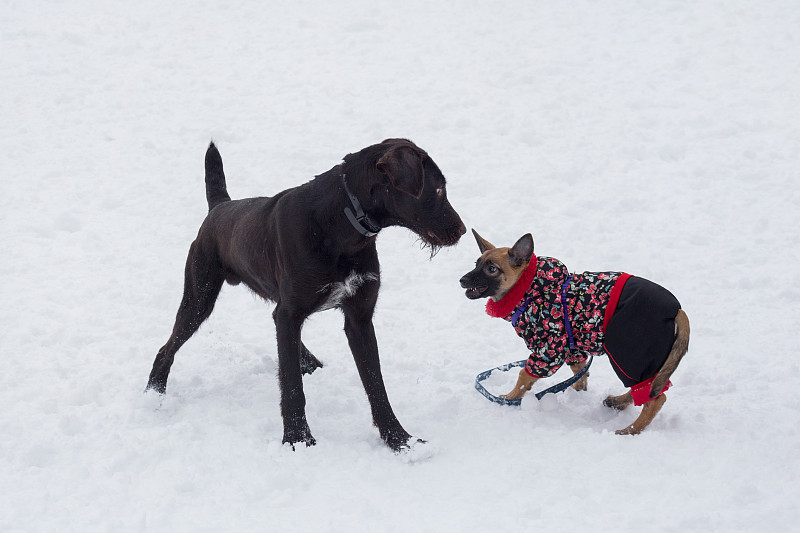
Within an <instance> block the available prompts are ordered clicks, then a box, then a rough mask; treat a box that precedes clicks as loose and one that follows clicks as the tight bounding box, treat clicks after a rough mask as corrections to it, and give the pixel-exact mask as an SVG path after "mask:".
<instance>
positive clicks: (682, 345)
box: [650, 309, 689, 398]
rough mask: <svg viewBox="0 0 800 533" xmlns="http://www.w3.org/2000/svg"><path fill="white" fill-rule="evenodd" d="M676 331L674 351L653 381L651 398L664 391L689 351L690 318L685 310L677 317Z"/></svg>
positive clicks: (680, 311)
mask: <svg viewBox="0 0 800 533" xmlns="http://www.w3.org/2000/svg"><path fill="white" fill-rule="evenodd" d="M675 330H676V332H675V342H674V343H672V350H670V352H669V355H668V356H667V360H666V361H664V364H663V365H662V366H661V370H659V371H658V375H657V376H656V379H654V380H653V385H652V386H651V387H650V397H651V398H653V397H655V396H656V395H657V394H658V393H660V392H661V391H662V390H664V386H665V385H666V384H667V381H669V377H670V376H671V375H672V373H673V372H675V369H676V368H678V363H680V362H681V359H683V356H684V355H686V352H687V350H688V349H689V317H688V316H686V313H684V312H683V309H681V310H679V311H678V314H677V315H675Z"/></svg>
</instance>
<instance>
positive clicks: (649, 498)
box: [0, 0, 800, 532]
mask: <svg viewBox="0 0 800 533" xmlns="http://www.w3.org/2000/svg"><path fill="white" fill-rule="evenodd" d="M798 28H800V7H798V4H797V3H796V2H794V1H773V2H763V1H749V2H748V1H709V2H684V1H663V2H647V3H643V2H615V1H609V2H592V1H583V0H580V1H576V2H541V1H535V2H504V3H500V2H491V1H472V2H466V1H465V2H420V1H409V2H401V3H394V2H387V3H382V2H374V1H360V0H347V1H342V2H317V1H291V2H290V1H286V2H256V1H247V0H246V1H241V2H233V3H225V2H210V1H207V0H192V1H185V0H179V1H173V2H161V1H156V0H142V1H137V2H103V1H100V2H98V1H92V2H88V1H84V0H76V1H73V2H30V1H27V0H4V1H2V2H1V3H0V72H2V82H1V83H0V146H2V164H1V165H0V172H1V173H2V175H1V176H0V245H1V246H2V256H3V259H2V261H0V282H1V283H0V302H2V305H1V306H0V530H2V531H82V532H83V531H114V532H119V531H279V530H283V529H289V528H291V529H292V530H294V531H335V532H338V531H346V532H361V531H376V532H387V531H389V532H391V531H404V532H408V531H436V532H441V531H459V532H463V531H481V532H485V531H511V530H514V529H517V530H518V529H522V528H524V529H525V530H534V531H548V530H562V531H564V530H569V531H592V532H603V531H614V532H618V531H634V530H636V531H640V530H645V531H681V532H684V531H726V532H728V531H788V530H790V529H791V528H792V527H793V526H794V524H795V513H794V511H795V509H796V496H797V478H798V475H800V467H798V461H797V452H798V449H799V448H800V434H799V433H798V428H797V426H798V422H800V412H799V411H798V404H797V399H796V384H797V382H798V374H799V373H800V365H798V358H797V356H798V353H797V352H798V341H797V333H798V326H800V321H799V320H798V311H799V309H798V303H797V300H798V296H800V290H799V289H798V285H797V272H796V271H797V267H798V259H799V255H800V254H799V253H798V249H800V235H799V234H798V228H797V225H798V218H800V217H798V213H799V212H800V210H798V201H799V200H800V193H799V192H798V191H800V185H799V184H798V178H800V173H799V172H798V168H800V127H799V126H798V124H800V104H798V102H800V98H798V95H800V52H799V51H800V32H798ZM387 137H408V138H410V139H412V140H413V141H415V142H416V143H417V144H419V145H420V146H421V147H422V148H424V149H425V150H427V151H428V152H429V153H430V155H431V156H432V157H433V158H434V159H435V161H436V162H437V163H438V165H439V166H440V168H441V169H442V171H443V172H444V174H445V175H446V177H447V178H448V190H449V196H450V200H451V202H452V203H453V205H454V207H455V208H456V209H457V210H458V211H459V213H460V214H461V216H462V218H463V219H464V222H465V223H466V224H467V226H468V227H474V228H476V229H478V231H480V232H481V234H482V235H483V236H484V237H485V238H487V239H488V240H490V241H492V242H494V243H495V244H497V245H510V244H512V243H513V242H514V241H515V240H516V239H517V238H518V237H519V236H521V235H522V234H524V233H526V232H532V233H533V235H534V238H535V241H536V252H537V253H538V254H540V255H549V256H554V257H558V258H559V259H561V260H562V261H564V262H565V263H566V264H567V266H568V267H569V268H570V269H572V270H573V271H582V270H611V269H614V270H625V271H628V272H631V273H633V274H637V275H641V276H644V277H647V278H649V279H651V280H653V281H656V282H658V283H660V284H662V285H664V286H666V287H668V288H669V289H670V290H672V292H673V293H674V294H675V295H676V296H677V297H678V299H679V300H680V301H681V303H682V305H683V307H684V309H685V310H686V311H687V313H688V315H689V318H690V320H691V324H692V340H691V344H690V351H689V353H688V355H687V356H686V358H685V359H684V360H683V362H682V364H681V366H680V367H679V369H678V371H677V372H676V373H675V375H674V376H673V380H672V381H673V383H674V387H673V388H672V390H671V391H670V392H669V393H668V396H669V400H668V401H667V403H666V405H665V407H664V409H663V411H662V413H661V414H660V415H659V416H658V418H657V419H656V420H655V421H654V422H653V424H652V425H651V426H650V428H648V430H647V431H646V432H645V433H643V434H642V435H640V436H638V437H619V436H616V435H614V430H615V429H619V428H621V427H624V426H626V425H627V424H629V423H630V422H631V421H632V420H633V419H634V418H635V417H636V415H637V413H638V408H637V409H630V410H628V411H625V412H623V413H617V412H612V411H610V410H608V409H606V408H604V407H603V406H602V405H601V401H602V399H603V398H604V397H605V396H606V395H608V394H619V393H621V392H622V391H623V389H622V386H621V384H620V383H619V382H618V380H617V379H616V377H615V376H614V373H613V372H612V370H611V368H610V366H609V365H608V361H607V360H605V359H604V358H600V359H597V360H596V361H595V364H594V365H593V367H592V370H591V377H590V381H589V390H588V391H587V392H584V393H577V392H575V391H572V390H570V391H567V392H566V393H564V394H561V395H558V396H553V395H550V396H548V397H547V398H545V399H544V400H542V401H541V402H537V401H536V400H535V399H534V398H533V397H529V398H527V399H526V400H525V401H524V402H523V405H522V407H521V408H504V407H501V406H498V405H495V404H491V403H490V402H488V401H486V400H485V399H484V398H483V397H481V396H480V395H478V394H477V393H476V392H475V391H474V390H473V388H472V387H473V381H474V378H475V375H476V374H477V373H478V372H480V371H482V370H485V369H487V368H491V367H494V366H497V365H500V364H503V363H506V362H508V361H513V360H518V359H523V358H525V357H526V356H527V353H526V352H525V347H524V344H523V343H522V341H521V340H520V339H519V338H517V337H516V335H515V334H514V332H513V330H512V329H511V328H510V327H509V326H508V324H507V323H505V322H504V321H502V320H498V319H491V318H489V317H488V316H486V315H485V314H484V312H483V305H482V301H481V302H472V301H468V300H467V299H466V298H465V297H464V296H463V292H462V290H461V289H460V287H459V285H458V279H459V277H460V276H461V275H462V274H463V273H465V272H467V271H468V270H470V268H471V267H472V265H473V263H474V261H475V259H476V257H477V247H476V246H475V244H474V242H473V240H472V238H471V237H470V236H469V235H467V236H465V237H464V239H463V240H462V241H461V243H460V244H459V245H458V246H457V247H455V248H452V249H448V250H444V251H442V252H441V253H440V254H439V255H438V256H436V257H435V258H434V259H433V260H432V261H429V257H428V254H427V252H426V251H424V250H421V249H420V248H419V244H418V242H417V241H416V239H415V237H414V236H413V235H411V234H410V233H408V232H407V231H406V230H402V229H397V228H393V229H389V230H386V231H384V232H382V233H381V235H380V237H379V238H378V250H379V254H380V257H381V261H382V275H383V288H382V292H381V295H380V299H379V302H378V309H377V313H376V317H375V326H376V330H377V334H378V341H379V344H380V349H381V357H382V363H383V371H384V375H385V377H386V383H387V388H388V390H389V395H390V398H391V400H392V403H393V406H394V409H395V411H396V413H397V415H398V417H399V418H400V420H401V422H402V423H403V424H404V426H405V427H406V429H407V430H409V431H410V432H412V433H413V434H414V435H418V436H420V437H423V438H425V439H427V440H428V442H429V444H428V446H427V447H426V449H424V450H422V451H415V452H414V453H412V454H407V455H405V456H395V455H393V454H392V453H391V452H390V451H389V450H388V449H387V448H386V447H385V446H384V445H383V444H382V443H381V441H380V439H379V437H378V434H377V430H375V428H373V427H372V425H371V420H370V414H369V408H368V405H367V401H366V397H365V395H364V393H363V389H362V387H361V384H360V382H359V380H358V377H357V374H356V371H355V366H354V364H353V362H352V358H351V356H350V354H349V352H348V349H347V344H346V341H345V338H344V334H343V332H342V317H341V314H340V313H339V312H337V311H327V312H325V313H321V314H319V315H315V316H314V317H312V319H311V320H309V321H308V322H307V324H306V327H305V329H304V331H303V334H304V337H303V338H304V341H305V343H306V344H307V345H308V346H309V348H310V349H311V350H312V351H313V352H315V353H316V354H317V355H318V356H319V358H320V359H322V360H323V361H324V363H325V365H326V366H325V368H323V369H322V370H320V371H318V372H317V373H315V374H314V375H313V376H310V377H307V378H306V379H305V389H306V394H307V398H308V420H309V424H310V426H311V428H312V431H313V433H314V436H315V437H316V439H317V442H318V444H317V446H316V447H313V448H309V449H305V448H303V449H299V450H298V451H296V452H292V451H290V450H289V449H288V448H287V447H282V446H281V437H282V424H281V419H280V415H279V409H278V401H279V391H278V384H277V379H276V365H277V357H276V347H275V330H274V326H273V323H272V320H271V311H272V308H273V307H272V304H266V303H264V302H261V301H259V300H258V299H257V298H255V297H254V296H253V295H252V294H251V293H249V292H248V291H247V290H246V289H244V288H243V287H241V286H239V287H229V286H226V287H225V288H224V289H223V291H222V294H221V297H220V299H219V301H218V304H217V307H216V310H215V312H214V314H213V315H212V317H211V319H210V320H209V321H208V322H207V323H206V324H205V325H204V327H203V328H202V329H201V330H200V331H199V332H198V333H197V335H195V337H194V338H193V339H191V340H190V342H188V343H187V344H186V346H185V347H184V348H183V349H182V350H181V351H180V352H179V353H178V355H177V358H176V363H175V366H174V367H173V371H172V374H171V377H170V383H169V387H168V392H167V395H166V396H165V397H164V398H163V399H162V398H159V397H158V395H155V394H143V389H144V386H145V384H146V380H147V375H148V373H149V371H150V367H151V364H152V360H153V358H154V356H155V354H156V351H157V350H158V348H159V347H160V346H161V345H162V344H163V343H164V342H165V341H166V339H167V337H168V336H169V333H170V330H171V328H172V321H173V318H174V314H175V311H176V310H177V305H178V302H179V301H180V297H181V290H182V285H183V264H184V261H185V257H186V251H187V250H188V246H189V243H190V242H191V241H192V239H193V238H194V235H195V234H196V231H197V228H198V227H199V225H200V223H201V222H202V220H203V217H204V215H205V213H206V210H207V206H206V203H205V192H204V185H203V155H204V152H205V149H206V146H207V144H208V142H209V140H210V139H212V138H213V139H214V140H215V141H216V142H217V144H218V146H219V149H220V151H221V153H222V156H223V160H224V162H225V170H226V173H227V176H228V186H229V191H230V192H231V194H232V196H234V197H235V198H241V197H247V196H259V195H271V194H274V193H276V192H278V191H280V190H282V189H284V188H287V187H290V186H294V185H296V184H298V183H302V182H304V181H307V180H308V179H310V178H311V177H313V176H314V175H315V174H318V173H320V172H323V171H325V170H327V169H329V168H330V167H332V166H333V165H335V164H337V163H338V162H339V161H340V160H341V158H342V157H343V156H344V155H345V154H347V153H349V152H354V151H357V150H359V149H360V148H362V147H364V146H367V145H369V144H373V143H376V142H380V141H381V140H383V139H384V138H387ZM567 375H569V371H568V370H566V369H563V370H562V371H561V372H559V374H557V375H556V377H554V378H553V379H551V380H547V381H546V382H543V383H542V384H541V387H544V386H546V385H551V384H553V383H555V382H556V381H557V380H558V379H559V378H563V377H566V376H567ZM506 377H508V376H506ZM512 377H513V376H512ZM512 377H508V378H509V379H511V378H512ZM489 386H490V387H494V392H496V393H501V392H505V390H503V389H505V388H506V387H507V386H508V383H507V382H506V381H503V380H502V379H499V380H498V379H494V380H493V381H491V382H489Z"/></svg>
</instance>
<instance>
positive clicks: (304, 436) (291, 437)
mask: <svg viewBox="0 0 800 533" xmlns="http://www.w3.org/2000/svg"><path fill="white" fill-rule="evenodd" d="M283 444H288V445H289V446H291V447H292V450H294V449H295V444H305V445H306V447H307V448H308V447H310V446H314V445H316V444H317V439H315V438H314V436H313V435H311V430H310V429H309V428H308V425H306V427H304V428H297V429H284V430H283Z"/></svg>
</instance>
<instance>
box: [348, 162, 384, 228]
mask: <svg viewBox="0 0 800 533" xmlns="http://www.w3.org/2000/svg"><path fill="white" fill-rule="evenodd" d="M346 176H347V174H345V173H344V172H342V183H343V184H344V191H345V192H346V193H347V196H349V197H350V203H351V204H353V209H355V211H356V214H355V215H354V214H353V211H352V210H351V209H350V208H349V207H345V208H344V214H345V216H346V217H347V220H349V221H350V224H352V225H353V227H354V228H356V230H358V232H359V233H360V234H361V235H363V236H364V237H374V236H375V235H377V234H378V232H379V231H380V230H381V227H380V226H379V225H378V224H376V223H375V221H374V220H372V219H371V218H369V215H368V214H366V213H365V212H364V210H363V209H361V204H360V203H359V201H358V198H356V195H355V194H353V193H352V192H350V189H349V188H348V187H347V180H346V179H345V177H346Z"/></svg>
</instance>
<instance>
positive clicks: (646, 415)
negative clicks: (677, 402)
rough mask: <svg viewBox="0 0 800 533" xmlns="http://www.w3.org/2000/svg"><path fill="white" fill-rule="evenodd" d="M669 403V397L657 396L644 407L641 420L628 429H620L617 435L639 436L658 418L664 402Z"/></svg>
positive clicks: (640, 416)
mask: <svg viewBox="0 0 800 533" xmlns="http://www.w3.org/2000/svg"><path fill="white" fill-rule="evenodd" d="M666 401H667V395H666V394H661V395H660V396H656V397H655V398H653V399H652V400H650V401H649V402H647V403H646V404H644V407H642V412H641V413H640V414H639V418H637V419H636V420H635V421H634V422H633V424H631V425H630V426H628V427H626V428H625V429H619V430H617V431H615V433H616V434H617V435H638V434H639V433H641V432H642V430H644V428H646V427H647V426H649V425H650V422H652V421H653V419H654V418H655V417H656V415H657V414H658V412H659V411H660V410H661V406H663V405H664V402H666Z"/></svg>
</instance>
